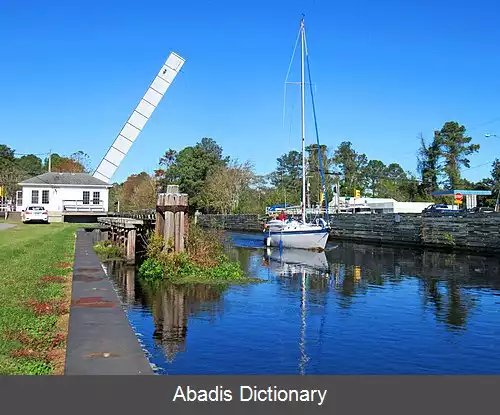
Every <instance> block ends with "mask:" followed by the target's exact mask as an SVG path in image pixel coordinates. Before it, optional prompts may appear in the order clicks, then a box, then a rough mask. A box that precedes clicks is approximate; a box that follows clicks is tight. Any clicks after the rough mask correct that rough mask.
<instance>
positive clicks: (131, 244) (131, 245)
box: [125, 229, 137, 262]
mask: <svg viewBox="0 0 500 415" xmlns="http://www.w3.org/2000/svg"><path fill="white" fill-rule="evenodd" d="M126 232H127V237H126V244H125V245H126V250H127V261H129V262H135V241H136V238H137V231H136V230H135V229H128V230H127V231H126Z"/></svg>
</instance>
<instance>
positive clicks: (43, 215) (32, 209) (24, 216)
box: [21, 206, 49, 223]
mask: <svg viewBox="0 0 500 415" xmlns="http://www.w3.org/2000/svg"><path fill="white" fill-rule="evenodd" d="M21 220H22V221H23V222H24V223H26V222H38V221H41V222H45V223H48V222H49V212H47V210H46V209H45V208H44V207H43V206H28V207H27V208H26V209H24V210H23V211H22V213H21Z"/></svg>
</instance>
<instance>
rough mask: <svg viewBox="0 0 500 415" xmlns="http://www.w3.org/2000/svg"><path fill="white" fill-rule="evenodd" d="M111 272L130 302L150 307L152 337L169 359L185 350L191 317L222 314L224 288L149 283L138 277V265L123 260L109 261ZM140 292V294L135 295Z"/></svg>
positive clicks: (120, 290) (109, 271) (116, 283)
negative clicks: (136, 269) (137, 278)
mask: <svg viewBox="0 0 500 415" xmlns="http://www.w3.org/2000/svg"><path fill="white" fill-rule="evenodd" d="M107 269H108V274H110V275H113V276H114V279H115V285H116V287H117V288H118V290H119V292H120V293H121V294H122V298H123V299H124V300H125V301H124V302H125V303H126V304H128V305H140V306H141V307H145V308H148V309H149V310H151V314H152V317H153V323H154V331H153V335H152V336H153V339H154V341H155V343H156V344H157V345H159V346H161V347H162V350H163V352H164V354H165V357H166V359H167V361H168V362H172V361H173V360H174V359H175V357H176V355H177V354H178V353H179V352H183V351H185V349H186V338H187V333H188V320H189V317H197V318H203V319H207V320H208V321H214V320H215V318H216V316H217V315H219V314H221V313H223V312H224V309H223V299H222V298H221V294H222V293H223V292H224V288H223V287H214V286H208V285H204V284H194V285H189V286H176V285H173V284H169V283H165V284H148V283H145V282H142V281H136V280H135V268H134V267H131V266H127V265H125V264H123V263H109V264H107ZM136 293H137V296H136Z"/></svg>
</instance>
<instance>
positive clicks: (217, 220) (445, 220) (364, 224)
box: [198, 213, 500, 253]
mask: <svg viewBox="0 0 500 415" xmlns="http://www.w3.org/2000/svg"><path fill="white" fill-rule="evenodd" d="M264 219H265V218H264V217H263V216H261V215H200V216H198V223H199V224H200V225H201V226H204V227H219V228H222V229H227V230H233V231H246V232H262V229H263V221H264ZM331 219H332V237H333V238H334V239H335V238H338V239H344V240H353V241H362V242H372V243H380V244H395V245H411V246H421V247H436V248H453V249H462V250H471V251H478V252H485V253H487V252H490V253H500V214H496V213H483V214H468V215H466V214H461V215H458V214H448V215H431V214H430V215H421V214H383V215H332V216H331Z"/></svg>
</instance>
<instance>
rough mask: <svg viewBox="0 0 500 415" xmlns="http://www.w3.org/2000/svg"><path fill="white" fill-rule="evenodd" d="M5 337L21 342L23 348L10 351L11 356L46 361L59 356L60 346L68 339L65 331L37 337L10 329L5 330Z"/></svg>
mask: <svg viewBox="0 0 500 415" xmlns="http://www.w3.org/2000/svg"><path fill="white" fill-rule="evenodd" d="M3 337H4V338H5V339H8V340H13V341H18V342H19V343H21V348H19V349H16V350H12V351H11V352H10V356H11V357H15V358H22V359H32V360H42V361H45V362H50V361H52V360H54V359H55V358H57V357H58V356H59V354H60V350H61V349H60V347H61V346H63V345H64V343H65V341H66V336H65V335H64V333H57V334H55V335H54V336H45V337H40V338H35V337H33V336H31V335H30V334H29V333H27V332H23V331H21V332H16V331H13V330H10V331H7V332H4V333H3Z"/></svg>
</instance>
